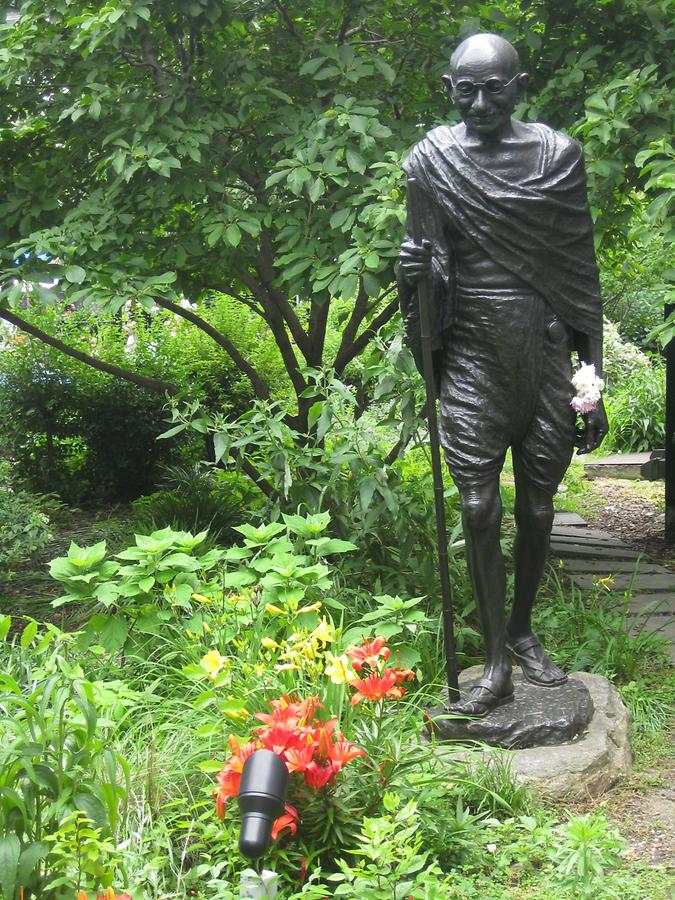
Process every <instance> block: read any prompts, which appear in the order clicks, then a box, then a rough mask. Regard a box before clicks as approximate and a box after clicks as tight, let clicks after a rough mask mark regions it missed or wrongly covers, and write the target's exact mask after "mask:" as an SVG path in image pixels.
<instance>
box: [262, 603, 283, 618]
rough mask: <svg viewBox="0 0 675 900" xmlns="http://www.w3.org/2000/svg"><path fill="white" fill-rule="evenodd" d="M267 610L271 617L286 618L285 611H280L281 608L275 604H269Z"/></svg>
mask: <svg viewBox="0 0 675 900" xmlns="http://www.w3.org/2000/svg"><path fill="white" fill-rule="evenodd" d="M265 609H266V611H267V612H268V613H269V614H270V615H271V616H285V615H286V613H285V612H284V611H283V609H279V607H278V606H275V605H274V604H273V603H268V604H267V605H266V606H265Z"/></svg>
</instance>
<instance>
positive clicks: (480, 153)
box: [469, 141, 542, 185]
mask: <svg viewBox="0 0 675 900" xmlns="http://www.w3.org/2000/svg"><path fill="white" fill-rule="evenodd" d="M469 153H470V156H471V158H472V159H473V160H474V161H475V162H476V163H477V164H478V165H479V166H480V167H481V168H483V169H486V170H487V171H489V172H491V173H492V174H493V175H496V176H497V177H498V178H501V179H502V180H503V181H505V182H507V183H510V184H518V185H522V184H524V183H525V182H527V181H528V180H529V179H531V178H536V177H537V176H538V175H540V174H541V166H542V147H541V144H540V143H539V142H538V141H518V143H514V144H509V145H507V146H502V147H501V148H500V149H499V151H498V152H495V151H492V152H491V151H490V148H482V147H476V148H474V147H472V148H471V150H470V151H469Z"/></svg>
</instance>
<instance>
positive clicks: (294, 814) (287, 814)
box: [272, 803, 300, 841]
mask: <svg viewBox="0 0 675 900" xmlns="http://www.w3.org/2000/svg"><path fill="white" fill-rule="evenodd" d="M299 821H300V816H299V815H298V811H297V809H296V808H295V807H294V806H291V804H290V803H285V804H284V813H283V814H282V815H280V816H279V818H278V819H276V820H275V822H274V825H272V840H274V841H276V839H277V838H278V837H279V835H280V834H281V832H282V831H283V830H284V828H288V829H290V832H291V837H292V836H293V835H294V834H297V831H298V822H299Z"/></svg>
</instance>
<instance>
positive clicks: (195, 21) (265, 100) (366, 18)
mask: <svg viewBox="0 0 675 900" xmlns="http://www.w3.org/2000/svg"><path fill="white" fill-rule="evenodd" d="M666 6H667V4H666V2H665V0H661V2H648V3H646V4H645V3H642V2H640V3H638V2H637V0H604V2H602V3H600V4H590V3H588V2H587V0H562V2H561V0H555V2H554V0H523V2H520V3H515V2H504V0H502V2H501V3H500V4H499V6H495V5H494V4H486V3H479V2H475V0H474V2H467V3H466V4H465V5H464V6H463V7H461V8H458V7H456V6H455V5H454V4H452V5H451V4H444V3H438V2H432V0H426V2H420V0H341V2H338V3H334V2H331V3H328V2H326V0H313V2H311V0H310V2H305V0H302V2H300V0H248V2H244V0H229V2H223V0H162V2H159V0H109V2H107V3H105V4H94V5H92V4H90V3H88V2H86V0H53V2H51V3H49V4H44V3H43V2H41V0H25V2H22V3H18V2H17V3H16V4H14V5H13V6H12V9H11V10H10V12H11V15H10V16H9V17H8V24H6V25H5V26H3V28H2V30H1V32H0V61H1V62H2V67H1V68H2V71H1V72H0V85H1V86H2V89H3V91H2V106H3V112H4V116H3V121H4V122H5V126H4V128H3V129H2V132H1V133H0V161H1V164H2V174H1V175H0V178H1V181H2V187H3V192H2V196H3V198H4V199H3V202H2V204H0V213H1V215H0V223H1V224H0V232H1V234H2V241H1V245H2V250H1V251H0V280H1V284H2V293H1V295H0V298H1V299H0V317H2V318H5V319H6V320H7V321H10V322H13V323H14V324H15V325H17V326H18V327H20V328H24V329H27V330H30V327H31V326H30V307H31V305H32V304H33V303H34V302H43V303H56V302H57V301H58V299H59V296H57V292H61V295H60V296H62V297H63V300H64V301H65V302H66V303H73V302H75V303H78V302H79V303H85V304H87V305H89V306H92V307H94V308H96V309H98V310H101V311H105V312H107V313H110V312H114V311H115V310H118V309H120V308H121V307H122V306H123V305H125V304H127V303H129V302H131V303H132V304H134V305H135V306H137V307H141V308H142V309H144V310H146V311H152V310H153V309H157V308H161V309H164V310H168V311H170V312H171V313H173V314H175V315H177V316H180V317H182V318H183V319H185V320H188V321H190V322H191V323H192V324H193V325H194V326H195V327H197V328H200V329H202V330H203V331H205V332H206V333H207V334H209V335H210V337H211V338H212V339H213V340H214V341H215V342H216V343H217V344H218V345H219V346H220V347H221V348H222V350H223V352H224V353H226V354H228V355H229V357H230V358H231V359H232V360H233V361H234V363H235V364H236V366H237V367H238V368H239V369H240V371H241V372H242V373H243V374H244V375H245V376H246V377H247V378H248V379H249V381H250V384H251V386H252V390H253V391H254V393H255V395H256V396H257V397H258V398H261V399H265V398H268V397H269V396H270V384H269V383H268V381H267V379H266V373H265V372H264V371H258V370H257V369H255V368H254V366H252V365H251V363H250V361H249V360H248V359H247V358H246V357H245V356H244V355H243V354H242V353H241V351H240V348H239V347H238V345H237V336H236V334H227V333H224V332H222V331H219V330H217V329H216V328H214V327H213V326H212V325H211V324H210V323H209V313H208V304H209V298H210V297H212V296H213V295H214V294H215V293H216V292H221V293H226V294H228V295H230V296H232V297H235V298H237V300H238V301H240V302H241V303H242V304H243V305H244V306H246V307H247V308H248V309H249V310H250V311H251V313H252V314H253V315H254V316H256V317H258V319H259V321H260V325H261V329H262V330H263V331H264V332H270V333H271V334H272V335H273V337H274V340H275V341H276V344H277V346H278V348H279V352H280V353H281V356H282V358H283V362H284V366H285V370H286V373H287V375H288V378H289V380H290V383H291V385H292V390H293V393H294V396H295V398H296V404H295V410H294V411H293V413H292V415H291V416H290V419H289V421H290V422H291V423H292V425H293V427H294V428H295V430H296V431H297V432H298V433H300V434H303V433H306V432H307V430H308V428H309V425H310V423H309V419H308V415H309V409H310V407H311V405H312V402H313V401H312V398H311V397H307V396H306V395H307V388H308V379H307V376H306V374H305V372H306V369H307V367H310V368H314V369H316V368H321V367H322V366H326V365H328V366H331V367H332V368H333V369H334V371H335V373H336V374H337V375H338V376H341V375H342V374H343V373H344V371H345V369H346V367H347V366H348V365H349V363H350V362H351V361H352V360H354V359H355V358H356V357H357V355H358V354H359V353H360V352H361V351H362V350H363V349H364V348H365V347H366V346H367V344H368V342H369V341H370V339H371V338H372V336H373V335H374V334H375V333H376V332H377V330H378V329H379V328H380V327H381V326H382V325H383V324H385V323H386V322H387V321H389V320H390V319H391V318H392V316H394V314H395V312H396V308H397V301H396V298H395V295H394V288H393V284H394V263H395V259H396V255H397V249H398V242H399V238H400V233H401V223H402V215H403V211H402V210H403V204H402V199H403V191H404V181H403V178H402V173H401V169H400V162H401V159H402V158H403V157H404V156H405V154H406V152H407V149H408V148H409V147H410V145H411V144H412V143H413V142H414V141H415V140H417V139H418V138H419V136H420V135H421V133H423V132H424V131H425V130H427V129H428V128H429V127H432V126H433V124H435V123H436V122H437V121H440V120H444V119H447V117H448V104H447V101H446V100H445V99H444V97H443V92H442V88H441V82H440V74H441V72H442V71H443V70H444V69H445V66H446V65H447V55H448V50H449V48H450V47H451V46H452V45H454V44H456V42H457V39H458V37H461V36H463V35H465V34H467V33H469V32H471V31H475V30H478V29H492V30H498V31H500V32H501V33H503V34H504V35H505V36H506V37H507V38H509V39H511V40H512V41H514V43H515V44H516V46H517V47H518V48H519V50H521V53H522V56H523V61H524V63H525V64H526V65H527V67H528V68H532V69H534V70H535V72H536V75H535V80H534V90H533V95H532V97H531V98H529V99H528V100H527V102H525V103H524V104H523V107H522V110H521V113H522V114H524V115H525V116H531V117H533V118H542V117H543V118H544V119H545V120H546V121H549V122H551V123H552V124H554V125H556V126H557V127H567V128H570V127H571V126H575V123H576V126H575V127H576V130H577V131H578V132H579V133H580V134H581V135H583V137H584V138H586V140H587V141H588V143H589V145H590V147H591V150H592V153H591V156H590V160H589V162H590V175H591V186H592V188H593V193H594V198H595V206H596V208H597V210H598V221H599V224H600V225H601V226H602V229H601V233H602V235H603V236H604V237H605V238H606V240H607V241H612V240H614V241H616V239H617V235H618V234H620V235H625V233H626V232H627V230H628V225H627V218H626V217H627V215H632V214H633V209H634V206H635V204H636V197H637V198H638V200H639V201H640V203H642V206H644V205H645V204H644V202H642V201H643V199H644V196H645V195H644V191H645V189H646V188H647V187H648V185H649V178H650V174H649V172H646V171H643V170H641V163H640V154H642V155H643V164H644V161H646V160H647V159H648V156H645V155H644V154H645V153H647V154H649V153H650V152H653V153H654V154H656V156H657V157H658V154H659V153H661V150H663V153H664V154H666V155H667V152H668V150H667V146H666V143H665V141H666V137H665V136H666V135H668V134H669V133H670V121H669V118H668V115H669V113H668V106H667V103H666V100H665V99H664V98H665V97H666V86H667V82H666V80H665V78H666V74H665V73H666V72H667V69H668V66H669V59H670V52H671V51H669V46H670V45H669V43H668V40H669V38H668V34H669V32H668V30H667V27H666V26H667V22H668V18H667V10H666ZM671 37H672V35H671ZM613 85H614V86H613ZM627 85H628V86H629V88H628V89H627V87H626V86H627ZM593 98H595V100H594V99H593ZM598 98H600V99H598ZM626 98H628V100H627V101H626ZM584 100H586V104H587V105H586V108H584ZM591 101H593V102H591ZM627 105H628V108H626V107H627ZM620 112H621V113H622V114H621V115H620V114H619V113H620ZM641 129H642V130H641ZM627 138H628V139H627ZM660 142H661V143H660ZM650 148H651V149H650ZM636 156H637V157H638V159H637V161H636ZM649 159H650V160H651V162H653V161H654V159H653V157H649ZM657 161H658V160H657ZM652 180H653V175H652ZM666 187H667V185H666V182H665V181H664V182H663V183H661V182H658V183H655V184H652V188H653V190H654V195H655V197H656V199H657V200H658V197H659V196H662V195H664V194H665V191H666ZM657 195H658V196H657ZM658 202H659V203H661V207H660V208H659V209H658V210H657V213H658V215H660V216H662V217H663V215H664V212H665V210H666V205H665V204H667V202H669V201H668V200H667V198H666V200H665V201H663V199H661V200H659V201H658ZM638 205H639V204H638ZM55 281H56V282H57V284H56V286H53V287H45V284H47V283H53V282H55ZM331 309H332V310H333V313H332V317H331V319H330V321H335V322H337V323H339V325H340V327H341V333H340V336H339V340H332V341H331V342H330V343H331V347H332V348H333V349H332V353H331V354H330V356H329V355H328V354H327V352H326V346H327V341H326V338H327V325H328V322H329V311H330V310H331ZM32 333H33V334H34V335H35V336H37V337H42V338H43V339H47V338H48V336H47V335H45V334H44V333H42V334H41V333H39V330H36V329H35V328H33V331H32ZM52 340H53V336H52ZM60 349H63V350H66V351H68V348H67V347H63V346H61V348H60ZM85 356H86V357H87V361H88V362H89V363H90V364H94V365H96V364H97V362H96V360H95V359H92V357H91V354H85ZM116 374H118V375H121V376H122V377H127V378H131V379H132V380H136V381H138V377H139V376H138V374H134V373H129V372H127V373H124V372H122V371H118V372H117V373H116ZM145 386H146V387H148V388H150V389H155V390H160V391H163V390H166V389H167V387H168V388H169V389H170V386H167V385H166V384H165V383H161V382H159V381H156V383H152V382H151V381H150V380H149V379H148V378H147V376H146V383H145Z"/></svg>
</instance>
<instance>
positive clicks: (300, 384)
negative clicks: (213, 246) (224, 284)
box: [239, 272, 307, 396]
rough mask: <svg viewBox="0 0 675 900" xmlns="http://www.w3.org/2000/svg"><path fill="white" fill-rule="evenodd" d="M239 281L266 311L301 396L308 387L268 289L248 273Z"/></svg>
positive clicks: (241, 273) (284, 360)
mask: <svg viewBox="0 0 675 900" xmlns="http://www.w3.org/2000/svg"><path fill="white" fill-rule="evenodd" d="M239 280H240V281H241V283H242V284H243V285H244V286H245V287H247V288H248V289H249V291H250V292H251V294H253V296H254V297H256V298H257V299H258V301H259V303H261V304H262V307H263V309H264V310H265V320H266V321H267V323H268V325H269V326H270V328H271V329H272V334H273V335H274V340H275V341H276V344H277V347H278V348H279V352H280V353H281V358H282V360H283V362H284V366H285V367H286V371H287V372H288V377H289V378H290V379H291V384H292V385H293V388H294V390H295V393H296V394H297V395H298V396H299V395H300V394H301V393H302V392H303V391H304V390H305V388H306V387H307V385H306V383H305V380H304V379H303V377H302V375H301V374H300V367H299V366H298V360H297V357H296V355H295V351H294V350H293V345H292V344H291V341H290V338H289V337H288V334H287V333H286V327H285V325H284V319H283V316H282V315H281V313H280V311H279V309H278V308H277V306H276V305H275V303H274V301H273V300H272V299H271V297H270V296H269V293H268V291H267V290H266V288H265V287H264V286H263V285H261V284H258V282H257V281H256V280H255V278H253V276H252V275H250V274H249V273H248V272H240V273H239Z"/></svg>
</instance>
